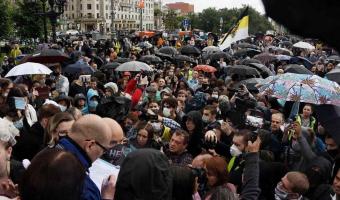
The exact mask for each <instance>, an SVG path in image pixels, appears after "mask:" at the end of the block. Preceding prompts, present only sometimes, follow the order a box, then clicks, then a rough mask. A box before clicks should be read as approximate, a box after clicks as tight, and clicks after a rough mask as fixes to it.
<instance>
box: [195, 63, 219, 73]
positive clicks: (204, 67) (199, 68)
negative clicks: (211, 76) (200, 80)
mask: <svg viewBox="0 0 340 200" xmlns="http://www.w3.org/2000/svg"><path fill="white" fill-rule="evenodd" d="M194 70H196V71H204V72H208V73H214V72H216V71H217V70H216V68H215V67H212V66H210V65H197V66H196V67H194Z"/></svg>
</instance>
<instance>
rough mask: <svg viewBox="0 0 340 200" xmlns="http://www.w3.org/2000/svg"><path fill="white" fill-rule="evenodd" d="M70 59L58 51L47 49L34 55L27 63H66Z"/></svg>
mask: <svg viewBox="0 0 340 200" xmlns="http://www.w3.org/2000/svg"><path fill="white" fill-rule="evenodd" d="M69 58H70V57H69V56H68V55H66V54H65V53H63V52H62V51H60V50H57V49H45V50H43V51H41V52H38V53H36V54H33V55H32V56H31V57H29V58H28V59H27V60H26V61H27V62H36V63H58V62H64V61H66V60H67V59H69Z"/></svg>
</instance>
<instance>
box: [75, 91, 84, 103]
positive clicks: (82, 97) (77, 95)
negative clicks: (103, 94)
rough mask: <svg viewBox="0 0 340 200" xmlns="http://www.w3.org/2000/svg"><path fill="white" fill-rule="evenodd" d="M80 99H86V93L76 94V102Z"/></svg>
mask: <svg viewBox="0 0 340 200" xmlns="http://www.w3.org/2000/svg"><path fill="white" fill-rule="evenodd" d="M80 99H84V100H85V101H86V97H85V95H84V94H83V93H79V94H76V95H75V96H74V99H73V101H74V102H77V101H78V100H80Z"/></svg>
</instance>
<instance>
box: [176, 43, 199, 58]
mask: <svg viewBox="0 0 340 200" xmlns="http://www.w3.org/2000/svg"><path fill="white" fill-rule="evenodd" d="M180 52H181V54H183V55H195V56H198V55H200V54H201V51H200V50H199V49H197V48H196V47H195V46H192V45H186V46H184V47H182V48H181V50H180Z"/></svg>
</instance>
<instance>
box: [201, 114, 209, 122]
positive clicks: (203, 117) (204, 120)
mask: <svg viewBox="0 0 340 200" xmlns="http://www.w3.org/2000/svg"><path fill="white" fill-rule="evenodd" d="M202 121H203V122H204V123H209V117H207V116H205V115H203V116H202Z"/></svg>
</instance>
